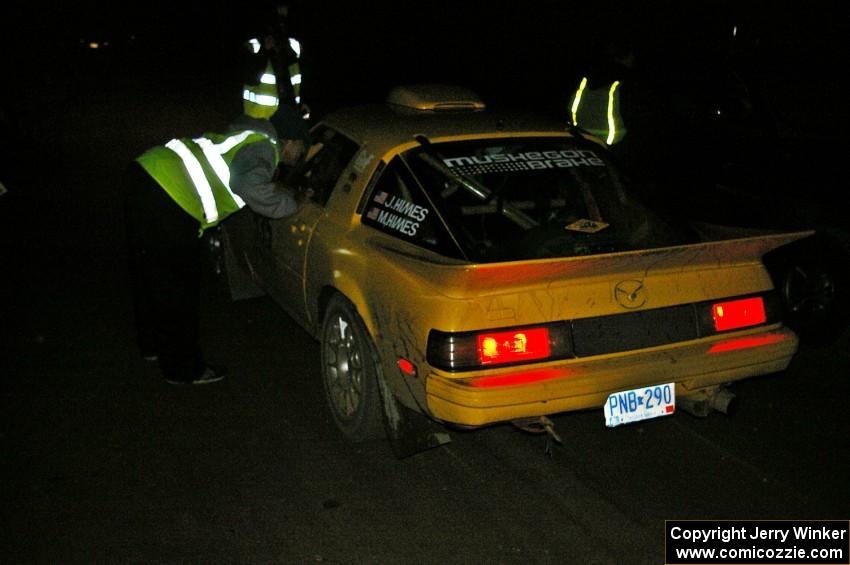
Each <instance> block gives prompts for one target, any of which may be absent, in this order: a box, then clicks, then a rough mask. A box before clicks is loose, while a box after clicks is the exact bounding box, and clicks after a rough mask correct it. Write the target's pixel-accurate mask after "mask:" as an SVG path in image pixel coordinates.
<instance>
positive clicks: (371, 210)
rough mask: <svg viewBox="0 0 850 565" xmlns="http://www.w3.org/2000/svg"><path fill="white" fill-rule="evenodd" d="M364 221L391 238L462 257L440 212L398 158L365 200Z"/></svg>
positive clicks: (362, 218)
mask: <svg viewBox="0 0 850 565" xmlns="http://www.w3.org/2000/svg"><path fill="white" fill-rule="evenodd" d="M361 221H362V222H363V223H364V224H365V225H367V226H371V227H373V228H375V229H378V230H380V231H382V232H385V233H388V234H390V235H392V236H395V237H398V238H401V239H404V240H406V241H410V242H412V243H415V244H416V245H419V246H421V247H425V248H427V249H431V250H432V251H436V252H438V253H440V254H442V255H446V256H448V257H455V258H461V254H460V251H459V250H458V249H457V246H456V245H455V244H454V242H453V241H452V240H451V238H450V237H449V235H448V233H447V232H446V229H445V226H444V225H443V222H442V220H441V219H440V217H439V216H438V215H437V213H436V212H435V211H434V210H432V209H431V205H430V204H429V202H428V200H427V198H425V196H424V195H423V194H422V190H421V189H420V187H419V184H418V183H417V182H416V180H415V179H414V178H413V176H412V175H411V174H410V171H409V170H408V169H407V167H406V166H405V165H404V163H402V161H401V159H399V158H398V157H396V158H395V159H393V160H392V162H391V163H390V164H389V166H387V168H386V169H385V170H384V171H383V173H381V177H380V178H379V179H378V181H377V182H376V183H375V184H374V188H373V189H372V192H371V193H370V194H369V196H368V197H367V199H366V201H365V206H364V208H363V215H362V216H361Z"/></svg>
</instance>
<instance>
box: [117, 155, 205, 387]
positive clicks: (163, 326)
mask: <svg viewBox="0 0 850 565" xmlns="http://www.w3.org/2000/svg"><path fill="white" fill-rule="evenodd" d="M126 176H127V179H126V200H125V213H126V221H127V236H128V237H127V239H128V241H127V243H128V248H129V258H130V275H131V278H132V290H133V301H134V310H135V322H136V338H137V340H138V344H139V348H140V349H141V350H142V352H143V353H145V354H157V355H158V356H159V365H160V368H161V369H162V373H163V375H164V376H165V377H166V378H170V379H176V380H192V379H193V378H195V377H196V376H198V375H200V374H201V372H202V371H203V369H204V367H205V364H204V361H203V357H202V355H201V351H200V347H199V346H198V337H199V336H198V332H199V330H198V323H199V307H200V290H201V258H202V252H203V247H202V239H201V238H199V237H198V228H199V225H198V222H197V221H196V220H195V219H194V218H192V217H191V216H190V215H189V214H187V213H186V212H185V211H183V209H182V208H180V206H178V205H177V203H175V202H174V200H172V198H171V197H170V196H169V195H168V193H167V192H166V191H165V190H164V189H163V188H162V187H161V186H159V184H158V183H157V182H156V181H155V180H154V179H153V178H152V177H151V176H150V175H148V174H147V172H146V171H145V170H144V169H143V168H142V167H141V166H140V165H138V164H137V163H133V164H132V165H131V166H130V168H129V169H128V171H127V175H126Z"/></svg>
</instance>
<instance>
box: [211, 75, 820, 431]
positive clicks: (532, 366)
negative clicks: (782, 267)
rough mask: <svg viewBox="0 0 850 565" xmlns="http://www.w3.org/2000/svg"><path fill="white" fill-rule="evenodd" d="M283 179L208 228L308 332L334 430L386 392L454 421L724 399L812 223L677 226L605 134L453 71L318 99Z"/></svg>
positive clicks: (775, 349) (761, 351) (750, 362)
mask: <svg viewBox="0 0 850 565" xmlns="http://www.w3.org/2000/svg"><path fill="white" fill-rule="evenodd" d="M287 182H289V183H291V184H292V186H295V187H298V188H299V189H303V190H305V191H306V192H305V193H306V194H308V195H309V196H308V197H307V198H308V199H307V202H306V204H305V205H304V206H303V207H302V208H301V209H300V211H299V212H298V213H297V214H296V215H294V216H292V217H289V218H285V219H281V220H268V219H263V218H261V217H259V216H256V215H254V214H253V213H252V212H250V211H247V210H244V211H242V212H240V213H239V214H236V215H235V216H234V219H233V221H231V220H228V222H227V223H226V224H225V230H226V236H227V237H226V243H227V244H228V246H229V248H230V249H232V250H233V252H234V254H232V255H230V258H231V262H232V263H233V262H234V261H235V264H238V265H239V266H240V267H241V268H242V270H243V272H244V273H249V274H250V276H251V279H252V281H253V282H256V283H258V284H259V286H260V287H261V288H262V289H264V290H265V291H266V292H267V293H268V294H269V295H270V296H271V297H272V298H273V299H275V300H276V301H277V302H278V303H280V305H281V306H282V307H283V308H284V310H285V311H286V312H287V313H288V314H289V315H290V316H291V317H292V318H293V319H295V320H296V321H297V322H298V323H299V324H300V325H302V326H303V327H304V328H306V329H307V331H309V332H310V333H311V334H312V335H314V336H315V337H316V338H317V339H318V340H320V342H321V377H322V380H323V384H324V389H325V391H326V396H327V402H328V405H329V408H330V412H331V413H332V415H333V418H334V420H335V422H336V423H337V425H338V426H339V428H340V429H341V430H342V432H343V433H344V434H345V435H346V436H347V437H349V438H350V439H352V440H362V439H365V438H369V437H376V436H379V435H382V434H383V433H384V432H385V431H391V428H392V427H393V426H397V425H398V421H397V416H398V412H399V410H398V409H399V407H403V408H405V409H410V410H413V411H415V412H418V413H420V414H422V415H424V416H426V417H427V418H429V419H430V420H432V421H435V422H439V423H442V424H450V425H455V426H462V427H475V426H482V425H485V424H490V423H494V422H508V421H512V422H529V421H533V419H535V418H536V419H542V420H543V421H545V420H546V419H545V418H541V417H545V416H546V415H550V414H554V413H559V412H564V411H570V410H580V409H600V412H602V413H604V417H605V423H606V424H607V425H608V426H616V425H619V424H623V423H628V422H633V421H637V420H643V419H647V418H653V417H659V416H664V415H669V414H672V413H674V412H675V410H676V406H677V405H678V406H681V407H689V408H691V409H694V410H704V411H707V410H708V409H710V408H712V407H714V408H718V409H722V408H724V407H725V405H726V403H728V400H729V398H730V396H731V395H730V393H729V392H727V391H726V389H725V388H724V385H726V384H727V383H730V382H732V381H736V380H739V379H743V378H746V377H752V376H754V375H761V374H765V373H771V372H775V371H781V370H783V369H785V368H786V366H787V365H788V363H789V362H790V360H791V358H792V356H793V355H794V353H795V352H796V350H797V337H796V336H795V334H794V333H793V332H792V331H791V330H789V329H788V328H786V327H785V326H783V324H782V323H781V320H780V319H779V308H778V303H777V300H776V297H775V296H774V291H773V285H772V283H771V279H770V277H769V275H768V273H767V271H766V270H765V267H764V265H763V263H762V256H763V255H764V254H765V253H767V252H769V251H771V250H772V249H774V248H776V247H778V246H781V245H783V244H786V243H788V242H791V241H794V240H796V239H800V238H801V237H805V236H807V235H809V234H808V233H796V234H769V235H758V236H752V235H749V236H745V237H741V236H736V235H735V233H732V234H731V235H730V232H729V231H728V230H727V231H725V232H723V233H722V235H718V233H717V232H715V233H710V232H711V230H709V229H706V228H705V227H703V228H700V229H695V228H694V227H693V226H690V227H684V226H680V225H678V224H677V223H675V222H672V221H670V220H668V219H666V218H664V217H662V216H661V215H659V214H656V213H654V212H653V211H652V210H649V209H647V208H645V207H644V206H643V205H641V204H640V203H639V202H638V201H636V200H635V199H634V198H633V197H632V196H630V194H629V192H628V190H627V187H626V186H624V182H625V181H624V178H623V177H622V175H621V174H620V172H619V171H618V170H617V168H616V167H615V166H614V164H613V163H612V162H611V160H610V158H609V155H608V153H607V150H606V149H605V146H604V143H601V142H600V141H599V140H596V139H594V138H592V137H590V136H589V135H587V134H584V133H583V132H580V131H578V130H575V129H569V128H567V127H566V126H565V125H564V124H561V123H556V122H554V121H552V120H548V119H532V118H528V117H522V116H512V115H499V114H495V113H491V112H489V111H488V110H487V109H486V107H485V105H484V104H483V103H482V102H481V101H480V100H479V99H478V98H477V97H475V95H474V94H472V93H471V92H469V91H466V90H464V89H460V88H451V87H438V86H433V85H431V86H421V87H409V88H397V89H395V90H393V91H392V92H391V93H390V96H389V97H388V99H387V103H386V104H383V105H375V106H364V107H358V108H351V109H346V110H342V111H339V112H336V113H334V114H331V115H329V116H328V117H327V118H326V119H324V120H323V121H322V122H321V123H319V124H318V125H316V126H315V127H314V128H313V130H312V146H311V147H310V150H309V152H308V155H307V158H306V160H305V162H304V164H303V166H301V167H300V168H298V169H297V170H296V171H294V172H293V174H292V175H290V178H289V179H288V180H287ZM736 233H737V232H736ZM601 415H602V414H600V416H601ZM385 426H388V427H387V428H386V429H385Z"/></svg>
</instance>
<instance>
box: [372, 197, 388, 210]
mask: <svg viewBox="0 0 850 565" xmlns="http://www.w3.org/2000/svg"><path fill="white" fill-rule="evenodd" d="M387 196H389V195H388V194H387V193H386V192H379V193H378V194H376V195H375V199H374V200H375V202H377V203H378V204H383V203H384V200H386V199H387ZM376 213H377V212H376Z"/></svg>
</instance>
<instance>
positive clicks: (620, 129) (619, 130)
mask: <svg viewBox="0 0 850 565" xmlns="http://www.w3.org/2000/svg"><path fill="white" fill-rule="evenodd" d="M569 108H570V118H571V119H572V123H573V125H574V126H578V127H580V128H582V129H584V130H585V131H588V132H590V133H591V134H593V135H595V136H596V137H598V138H600V139H602V140H603V141H605V143H607V144H608V145H614V144H615V143H617V142H619V141H621V140H622V139H623V137H625V135H626V126H625V124H624V123H623V116H622V114H621V105H620V81H619V80H615V81H613V82H612V83H610V84H608V83H602V84H599V85H589V84H588V78H587V77H582V79H581V82H580V83H579V86H578V88H577V89H576V91H575V93H574V94H573V96H572V99H571V100H570V105H569Z"/></svg>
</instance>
